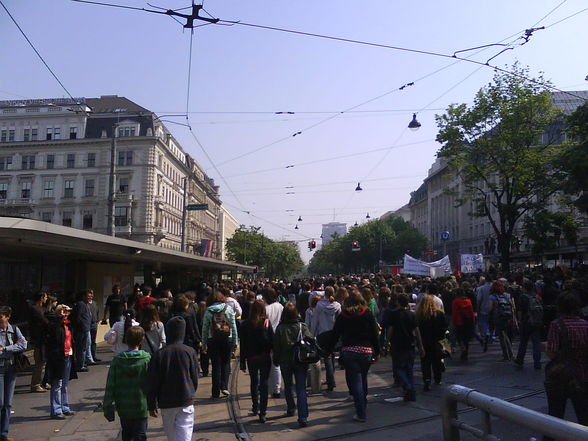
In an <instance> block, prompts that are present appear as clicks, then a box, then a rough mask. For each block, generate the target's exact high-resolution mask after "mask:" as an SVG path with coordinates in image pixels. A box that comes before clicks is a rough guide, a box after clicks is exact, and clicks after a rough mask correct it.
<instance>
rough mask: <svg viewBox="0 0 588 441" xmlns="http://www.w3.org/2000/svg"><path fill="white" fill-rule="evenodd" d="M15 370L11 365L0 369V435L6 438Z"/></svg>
mask: <svg viewBox="0 0 588 441" xmlns="http://www.w3.org/2000/svg"><path fill="white" fill-rule="evenodd" d="M15 383H16V370H15V369H14V366H13V365H7V366H2V367H0V400H1V401H0V435H2V436H8V427H9V426H10V409H11V408H12V397H13V396H14V385H15Z"/></svg>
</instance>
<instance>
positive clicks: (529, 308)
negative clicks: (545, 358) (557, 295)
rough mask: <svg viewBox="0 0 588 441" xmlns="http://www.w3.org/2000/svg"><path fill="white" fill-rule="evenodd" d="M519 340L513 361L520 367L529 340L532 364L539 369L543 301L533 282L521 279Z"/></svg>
mask: <svg viewBox="0 0 588 441" xmlns="http://www.w3.org/2000/svg"><path fill="white" fill-rule="evenodd" d="M518 312H519V323H520V332H519V333H520V341H519V350H518V351H517V358H516V359H515V363H516V364H517V365H518V366H519V367H522V366H523V364H524V362H525V354H526V353H527V344H528V343H529V340H531V345H532V349H533V366H534V367H535V369H541V328H542V326H543V302H542V301H541V297H539V295H538V294H537V292H536V291H535V284H534V283H533V282H531V281H530V280H528V279H525V280H523V293H522V294H521V296H520V298H519V309H518Z"/></svg>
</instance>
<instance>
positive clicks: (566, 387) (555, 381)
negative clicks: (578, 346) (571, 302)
mask: <svg viewBox="0 0 588 441" xmlns="http://www.w3.org/2000/svg"><path fill="white" fill-rule="evenodd" d="M558 323H559V325H560V327H561V352H562V355H561V356H558V357H557V359H555V360H551V361H550V362H549V363H547V364H546V365H545V383H544V384H545V390H546V391H548V392H558V393H562V392H563V393H565V394H566V395H567V396H577V395H582V394H584V393H586V389H585V387H584V384H583V382H582V381H581V380H580V379H578V375H577V372H578V368H580V366H577V362H576V361H574V359H573V357H572V348H571V347H570V345H569V340H568V330H567V328H566V326H565V324H564V321H563V320H562V319H561V318H560V319H558Z"/></svg>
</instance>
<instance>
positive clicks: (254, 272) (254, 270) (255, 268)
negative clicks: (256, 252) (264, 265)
mask: <svg viewBox="0 0 588 441" xmlns="http://www.w3.org/2000/svg"><path fill="white" fill-rule="evenodd" d="M253 274H257V267H256V266H254V267H253Z"/></svg>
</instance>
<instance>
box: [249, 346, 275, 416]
mask: <svg viewBox="0 0 588 441" xmlns="http://www.w3.org/2000/svg"><path fill="white" fill-rule="evenodd" d="M271 364H272V360H271V358H270V356H269V355H267V357H260V358H253V359H248V360H247V368H248V369H249V380H250V381H251V389H250V393H251V401H252V404H253V410H257V411H259V413H260V414H262V415H265V412H266V410H267V395H268V380H269V374H270V366H271Z"/></svg>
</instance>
